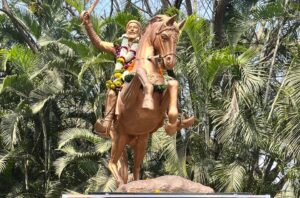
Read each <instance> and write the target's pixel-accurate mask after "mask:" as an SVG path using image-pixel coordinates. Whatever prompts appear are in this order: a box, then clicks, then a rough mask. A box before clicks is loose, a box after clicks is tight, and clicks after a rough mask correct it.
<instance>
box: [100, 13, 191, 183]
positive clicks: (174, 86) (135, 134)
mask: <svg viewBox="0 0 300 198" xmlns="http://www.w3.org/2000/svg"><path fill="white" fill-rule="evenodd" d="M175 18H176V16H173V17H168V16H165V15H158V16H156V17H154V18H153V19H151V20H150V22H149V24H148V25H147V27H146V29H145V31H144V34H143V35H142V37H141V39H140V42H139V49H138V51H137V54H136V65H135V68H134V69H133V73H134V74H135V75H134V77H133V79H132V80H131V81H130V82H129V83H124V86H123V88H122V90H121V92H120V93H119V95H118V100H117V108H116V117H115V119H114V121H113V127H112V128H111V131H110V136H111V138H112V149H111V159H110V162H109V165H108V166H109V169H110V171H111V172H112V174H113V175H114V177H115V178H116V179H117V182H118V184H119V185H121V184H123V183H127V177H128V175H127V174H128V170H127V157H126V152H123V151H124V150H125V146H126V145H130V146H131V147H132V148H133V151H134V156H133V160H134V162H133V163H134V168H133V175H134V179H135V180H138V179H140V166H141V163H142V161H143V158H144V155H145V152H146V147H147V142H148V139H149V135H150V134H151V133H153V132H155V131H156V130H157V129H158V128H160V127H162V126H163V124H164V120H165V118H166V113H167V118H168V122H167V123H166V126H165V131H166V133H167V134H169V135H173V134H175V133H176V131H177V130H179V129H180V128H183V127H184V128H185V127H188V126H190V125H192V124H193V122H194V118H193V117H192V118H189V119H186V120H183V121H179V120H178V109H177V94H178V82H177V81H176V80H175V79H170V80H168V81H166V79H165V78H164V75H162V72H163V71H164V70H166V69H169V70H170V69H172V68H173V67H174V65H175V62H176V44H177V41H178V36H179V31H180V29H181V28H182V27H183V25H184V21H183V22H181V23H176V22H175ZM153 85H156V86H159V85H165V86H166V90H165V91H163V92H155V91H154V90H153V87H154V86H153ZM96 127H97V126H96ZM118 161H119V162H121V163H119V166H118Z"/></svg>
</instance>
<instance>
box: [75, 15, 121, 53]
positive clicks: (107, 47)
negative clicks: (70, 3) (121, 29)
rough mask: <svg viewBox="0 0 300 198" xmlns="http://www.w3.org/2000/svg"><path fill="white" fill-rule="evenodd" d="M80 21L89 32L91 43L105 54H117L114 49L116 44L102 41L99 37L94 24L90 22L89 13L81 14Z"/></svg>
mask: <svg viewBox="0 0 300 198" xmlns="http://www.w3.org/2000/svg"><path fill="white" fill-rule="evenodd" d="M80 19H81V21H82V23H83V25H84V27H85V29H86V31H87V34H88V36H89V38H90V39H91V42H92V43H93V45H94V46H95V47H96V48H97V49H99V50H101V51H104V52H107V53H111V54H114V55H115V54H116V50H115V47H114V44H113V43H111V42H106V41H102V40H101V39H100V37H99V36H98V35H97V33H96V32H95V30H94V28H93V24H92V22H91V21H90V15H89V13H88V12H87V11H83V12H82V13H81V14H80Z"/></svg>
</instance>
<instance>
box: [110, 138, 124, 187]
mask: <svg viewBox="0 0 300 198" xmlns="http://www.w3.org/2000/svg"><path fill="white" fill-rule="evenodd" d="M127 142H128V136H127V135H124V134H120V133H118V134H116V133H114V134H113V136H112V148H111V159H110V161H109V164H108V168H109V170H110V171H111V173H112V174H113V176H114V177H115V179H116V180H117V182H118V185H122V184H124V182H125V181H124V179H123V178H122V176H121V175H120V173H119V169H118V164H117V163H118V161H119V159H120V157H121V155H122V153H123V151H124V150H125V146H126V143H127ZM125 179H126V178H125Z"/></svg>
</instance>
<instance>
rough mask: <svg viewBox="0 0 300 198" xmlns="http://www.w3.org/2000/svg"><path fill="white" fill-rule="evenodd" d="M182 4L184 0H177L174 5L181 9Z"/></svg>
mask: <svg viewBox="0 0 300 198" xmlns="http://www.w3.org/2000/svg"><path fill="white" fill-rule="evenodd" d="M181 4H182V0H175V2H174V7H175V8H177V9H178V10H180V7H181Z"/></svg>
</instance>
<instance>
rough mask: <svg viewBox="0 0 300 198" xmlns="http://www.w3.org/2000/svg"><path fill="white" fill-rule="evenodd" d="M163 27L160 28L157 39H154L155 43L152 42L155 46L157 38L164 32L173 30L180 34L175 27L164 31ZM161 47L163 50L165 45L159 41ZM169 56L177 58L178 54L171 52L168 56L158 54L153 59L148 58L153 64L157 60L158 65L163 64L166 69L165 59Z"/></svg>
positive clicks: (156, 35)
mask: <svg viewBox="0 0 300 198" xmlns="http://www.w3.org/2000/svg"><path fill="white" fill-rule="evenodd" d="M162 27H163V24H162V25H161V26H160V28H159V30H158V31H157V32H156V33H155V37H154V39H153V41H152V43H153V44H154V43H155V40H156V37H158V36H159V35H160V34H161V33H162V32H164V31H167V30H171V31H175V32H176V33H179V30H177V29H176V28H175V27H174V26H172V27H168V26H167V27H166V28H163V29H162ZM159 45H160V46H159V47H160V48H163V44H162V42H161V41H159ZM169 55H172V56H175V57H177V56H176V53H174V52H169V53H166V54H164V55H161V54H157V55H154V56H152V57H148V58H147V59H148V60H150V61H151V62H153V61H152V60H156V62H157V63H159V64H161V65H162V66H163V67H165V62H164V58H165V57H167V56H169ZM157 63H156V64H157Z"/></svg>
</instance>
